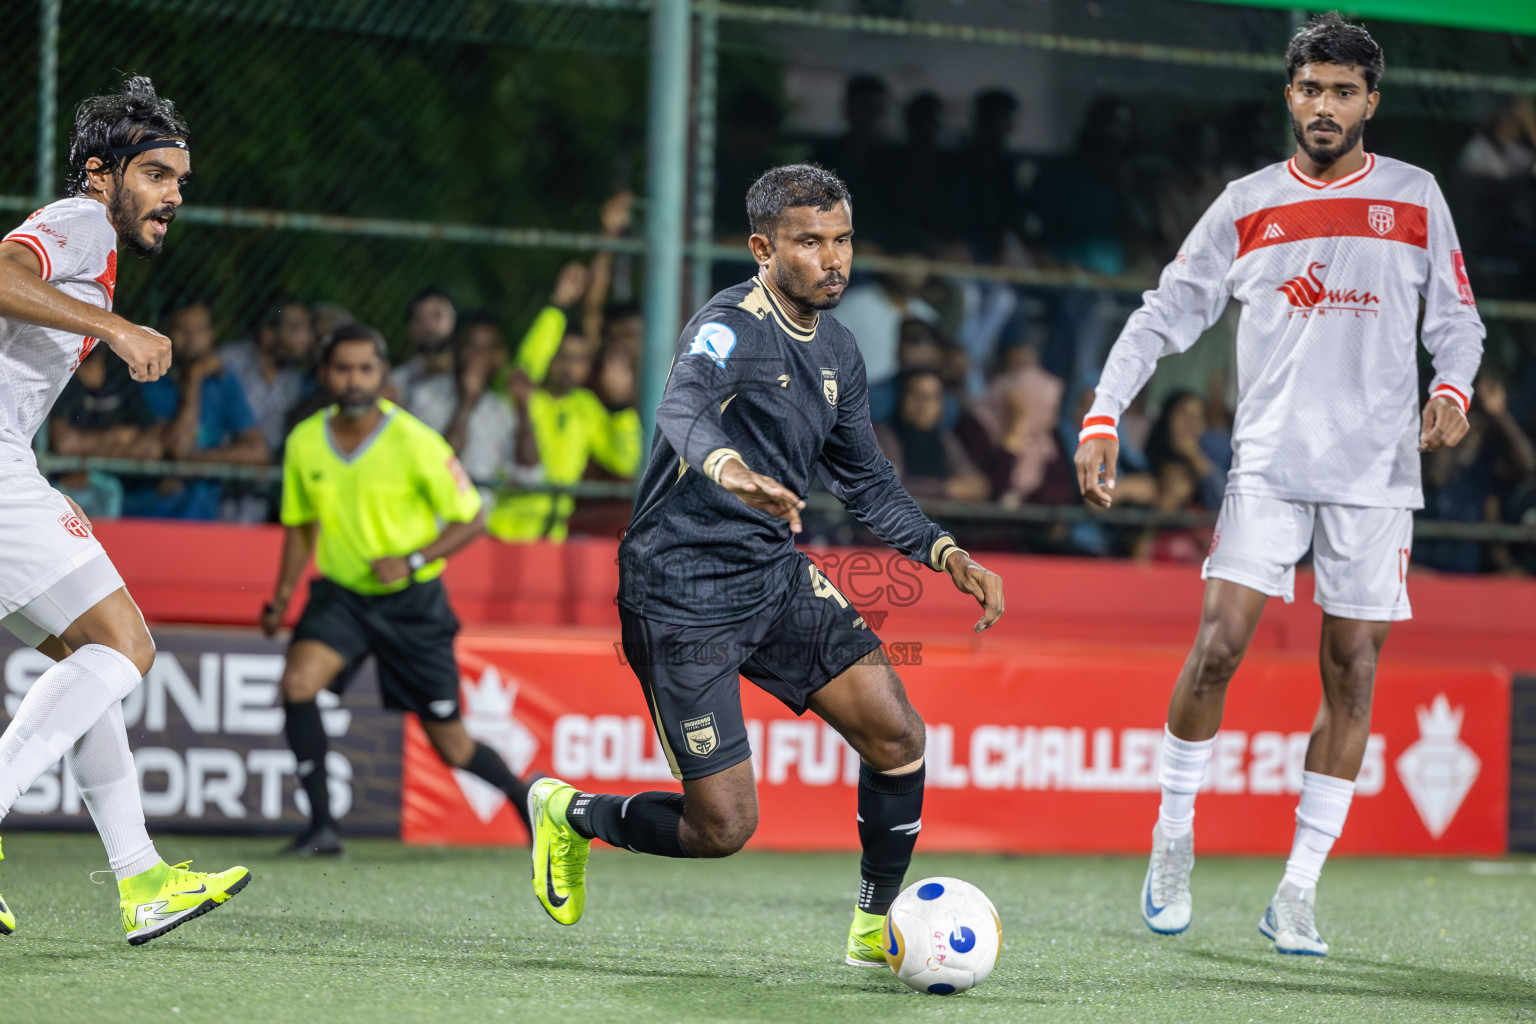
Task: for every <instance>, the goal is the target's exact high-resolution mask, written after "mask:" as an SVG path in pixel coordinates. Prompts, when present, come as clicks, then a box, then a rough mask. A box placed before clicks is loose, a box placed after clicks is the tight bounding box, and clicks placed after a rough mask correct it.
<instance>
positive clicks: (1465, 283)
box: [1451, 249, 1477, 306]
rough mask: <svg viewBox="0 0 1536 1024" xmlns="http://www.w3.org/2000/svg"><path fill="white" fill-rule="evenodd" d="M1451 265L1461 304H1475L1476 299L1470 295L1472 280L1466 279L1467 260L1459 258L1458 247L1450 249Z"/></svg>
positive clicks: (1459, 251)
mask: <svg viewBox="0 0 1536 1024" xmlns="http://www.w3.org/2000/svg"><path fill="white" fill-rule="evenodd" d="M1451 266H1452V268H1453V269H1454V270H1455V271H1456V292H1457V294H1459V295H1460V296H1461V304H1462V305H1463V306H1475V305H1477V300H1476V299H1474V298H1473V297H1472V282H1471V281H1470V280H1468V279H1467V261H1466V260H1464V259H1462V258H1461V250H1460V249H1452V250H1451Z"/></svg>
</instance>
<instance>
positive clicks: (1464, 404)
mask: <svg viewBox="0 0 1536 1024" xmlns="http://www.w3.org/2000/svg"><path fill="white" fill-rule="evenodd" d="M1447 392H1449V393H1450V396H1451V397H1452V398H1454V399H1456V402H1457V404H1459V405H1460V406H1461V412H1462V415H1466V414H1467V412H1468V411H1470V410H1471V408H1472V402H1471V400H1469V399H1468V398H1467V396H1466V395H1464V394H1462V393H1461V392H1460V391H1457V390H1456V389H1455V388H1453V387H1451V386H1450V385H1449V384H1441V385H1440V386H1439V387H1437V388H1435V393H1434V394H1433V395H1431V396H1430V397H1431V398H1441V397H1443V396H1444V395H1445V393H1447Z"/></svg>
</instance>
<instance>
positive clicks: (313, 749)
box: [283, 700, 336, 825]
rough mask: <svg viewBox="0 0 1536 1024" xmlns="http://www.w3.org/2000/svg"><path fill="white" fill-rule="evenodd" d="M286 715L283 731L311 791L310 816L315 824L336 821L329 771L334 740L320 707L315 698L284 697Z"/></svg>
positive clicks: (306, 790) (304, 781)
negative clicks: (296, 699) (328, 759)
mask: <svg viewBox="0 0 1536 1024" xmlns="http://www.w3.org/2000/svg"><path fill="white" fill-rule="evenodd" d="M283 715H284V717H283V732H284V733H286V734H287V736H288V746H290V747H292V748H293V756H294V757H295V758H297V759H298V762H299V765H298V774H299V784H300V785H302V786H303V787H304V792H305V793H308V794H309V816H310V820H311V821H312V823H313V824H314V825H334V824H336V819H334V818H332V817H331V790H330V779H329V777H328V776H327V775H326V772H325V755H326V752H327V751H328V750H330V747H331V744H330V741H329V740H328V739H326V736H325V726H324V725H323V724H322V723H321V721H320V709H319V707H317V706H316V705H315V702H314V701H312V700H307V701H304V702H303V703H302V704H293V703H290V702H288V701H284V702H283Z"/></svg>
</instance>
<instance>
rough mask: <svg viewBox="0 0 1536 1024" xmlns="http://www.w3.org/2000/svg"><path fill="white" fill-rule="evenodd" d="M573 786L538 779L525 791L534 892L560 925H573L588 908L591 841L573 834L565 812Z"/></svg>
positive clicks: (574, 791) (573, 789)
mask: <svg viewBox="0 0 1536 1024" xmlns="http://www.w3.org/2000/svg"><path fill="white" fill-rule="evenodd" d="M575 796H576V787H574V786H569V785H566V784H565V783H564V782H561V781H560V780H559V779H540V780H539V781H538V782H535V783H534V784H533V785H532V786H530V787H529V789H528V820H529V821H530V822H532V823H533V892H534V895H535V896H537V897H538V898H539V904H540V905H541V906H542V907H543V908H544V911H545V913H547V914H549V916H550V917H552V918H554V919H555V920H556V921H557V922H558V923H560V924H575V923H576V922H577V921H580V920H581V912H582V911H583V910H585V909H586V907H587V854H588V853H589V852H591V849H592V840H590V839H584V838H582V837H581V836H579V835H577V834H576V830H575V829H573V828H571V826H570V824H569V823H568V822H567V821H566V820H565V809H566V808H567V807H569V806H570V805H571V800H572V799H574V798H575Z"/></svg>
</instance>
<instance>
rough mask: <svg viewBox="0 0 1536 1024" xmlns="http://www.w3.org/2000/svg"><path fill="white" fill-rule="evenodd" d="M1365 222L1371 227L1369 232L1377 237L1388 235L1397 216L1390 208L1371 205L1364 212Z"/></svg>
mask: <svg viewBox="0 0 1536 1024" xmlns="http://www.w3.org/2000/svg"><path fill="white" fill-rule="evenodd" d="M1365 222H1366V223H1367V224H1369V225H1370V226H1371V230H1372V231H1374V232H1376V233H1377V234H1378V235H1383V236H1385V235H1390V234H1391V233H1392V228H1393V226H1394V225H1395V224H1396V223H1397V214H1396V213H1395V212H1393V210H1392V207H1390V206H1377V205H1374V204H1373V205H1372V206H1371V208H1370V209H1369V210H1367V211H1366V212H1365Z"/></svg>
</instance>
